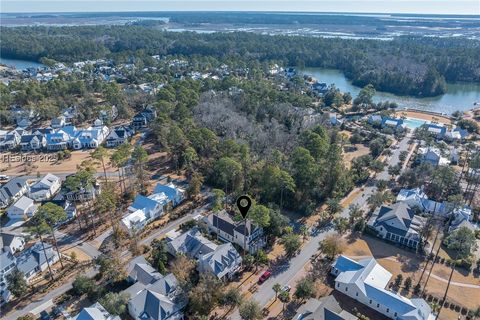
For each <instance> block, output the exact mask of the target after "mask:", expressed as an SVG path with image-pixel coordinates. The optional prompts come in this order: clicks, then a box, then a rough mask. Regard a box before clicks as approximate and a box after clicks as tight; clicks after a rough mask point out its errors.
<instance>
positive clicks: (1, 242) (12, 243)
mask: <svg viewBox="0 0 480 320" xmlns="http://www.w3.org/2000/svg"><path fill="white" fill-rule="evenodd" d="M23 248H25V237H24V236H23V235H21V234H18V233H11V232H5V231H2V232H1V233H0V249H4V250H7V251H9V252H11V253H12V254H15V253H17V252H20V251H22V250H23Z"/></svg>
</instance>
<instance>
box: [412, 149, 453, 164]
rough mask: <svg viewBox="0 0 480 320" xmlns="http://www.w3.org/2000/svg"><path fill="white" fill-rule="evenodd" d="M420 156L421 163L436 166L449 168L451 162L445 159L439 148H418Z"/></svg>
mask: <svg viewBox="0 0 480 320" xmlns="http://www.w3.org/2000/svg"><path fill="white" fill-rule="evenodd" d="M418 154H419V155H420V161H421V162H426V163H430V164H432V165H434V166H447V165H449V164H450V160H449V159H448V158H445V157H443V156H442V152H441V151H440V149H438V148H434V147H425V148H418Z"/></svg>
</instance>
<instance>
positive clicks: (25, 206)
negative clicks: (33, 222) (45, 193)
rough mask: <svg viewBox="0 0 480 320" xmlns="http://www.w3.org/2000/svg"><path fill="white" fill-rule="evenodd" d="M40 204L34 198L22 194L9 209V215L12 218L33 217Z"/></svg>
mask: <svg viewBox="0 0 480 320" xmlns="http://www.w3.org/2000/svg"><path fill="white" fill-rule="evenodd" d="M37 209H38V206H37V205H36V204H35V203H34V202H33V200H32V199H30V198H28V197H26V196H22V197H21V198H20V199H18V200H17V202H15V203H14V204H12V205H11V206H10V207H9V208H8V209H7V215H8V217H9V218H10V219H24V218H31V217H33V215H35V213H36V212H37Z"/></svg>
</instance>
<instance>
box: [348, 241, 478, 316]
mask: <svg viewBox="0 0 480 320" xmlns="http://www.w3.org/2000/svg"><path fill="white" fill-rule="evenodd" d="M344 254H345V255H347V256H350V257H356V258H357V259H358V258H361V257H365V256H372V255H373V256H374V257H375V258H376V259H377V261H378V262H379V263H380V264H381V265H382V266H383V267H384V268H385V269H387V270H388V271H389V272H390V273H392V275H393V276H392V280H393V279H394V278H395V277H396V276H397V275H398V274H402V275H403V278H404V279H405V278H407V277H411V278H412V279H413V283H414V284H416V283H417V282H418V280H419V279H420V277H421V274H422V270H423V267H424V264H423V262H422V261H420V259H418V258H417V257H416V256H415V254H414V253H413V252H410V251H405V250H403V249H400V248H398V247H396V246H394V245H391V244H388V243H385V242H383V241H381V240H377V239H375V238H372V237H368V236H363V237H361V238H358V239H356V240H354V241H351V242H350V243H349V245H348V247H347V250H346V252H344ZM430 266H431V264H430V265H429V268H428V269H427V272H426V273H425V274H424V276H423V278H422V280H423V282H425V280H426V278H427V274H428V271H429V269H430ZM449 274H450V268H448V267H447V266H444V265H441V264H435V267H434V268H433V270H432V275H431V277H430V279H429V281H428V285H427V289H426V291H427V292H428V293H429V294H431V295H432V296H437V297H443V294H444V293H445V289H446V287H447V282H446V280H448V276H449ZM442 279H444V280H443V281H442ZM452 281H454V282H458V284H456V283H452V284H451V285H450V288H449V291H448V297H447V299H448V300H449V301H451V302H454V303H457V304H459V305H463V306H465V307H467V308H471V309H474V308H476V307H478V306H479V305H480V303H479V302H478V301H480V279H479V278H475V277H474V276H473V275H472V274H471V273H470V274H468V275H467V274H463V273H462V272H461V270H459V271H457V270H456V271H455V272H454V274H453V280H452ZM462 284H465V286H462ZM469 285H473V286H474V288H471V287H468V286H469ZM475 286H477V287H475ZM402 294H403V293H402ZM442 313H443V312H442ZM442 316H443V315H442ZM445 319H447V318H445Z"/></svg>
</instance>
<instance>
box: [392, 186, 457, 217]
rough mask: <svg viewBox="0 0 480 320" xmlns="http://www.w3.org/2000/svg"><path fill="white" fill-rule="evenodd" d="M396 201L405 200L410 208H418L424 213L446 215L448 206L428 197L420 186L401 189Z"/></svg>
mask: <svg viewBox="0 0 480 320" xmlns="http://www.w3.org/2000/svg"><path fill="white" fill-rule="evenodd" d="M397 202H405V203H406V204H408V206H409V207H410V208H412V209H418V210H421V211H422V212H425V213H434V214H436V215H446V214H447V212H448V208H447V206H446V205H445V204H444V203H441V202H436V201H433V200H430V199H428V196H427V195H426V193H425V192H423V190H422V189H421V188H414V189H401V190H400V192H399V193H398V196H397Z"/></svg>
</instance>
